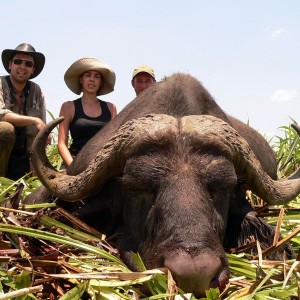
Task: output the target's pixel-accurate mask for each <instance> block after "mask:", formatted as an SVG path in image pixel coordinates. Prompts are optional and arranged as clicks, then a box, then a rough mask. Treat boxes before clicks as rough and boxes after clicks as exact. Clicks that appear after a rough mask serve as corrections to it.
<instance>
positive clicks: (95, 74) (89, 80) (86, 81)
mask: <svg viewBox="0 0 300 300" xmlns="http://www.w3.org/2000/svg"><path fill="white" fill-rule="evenodd" d="M79 81H80V83H81V85H82V91H83V92H86V93H89V94H93V93H95V94H97V92H98V91H99V89H100V87H101V83H102V76H101V73H100V72H99V71H95V70H89V71H86V72H84V73H83V74H82V75H81V76H80V78H79Z"/></svg>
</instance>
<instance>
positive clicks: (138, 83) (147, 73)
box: [131, 65, 156, 96]
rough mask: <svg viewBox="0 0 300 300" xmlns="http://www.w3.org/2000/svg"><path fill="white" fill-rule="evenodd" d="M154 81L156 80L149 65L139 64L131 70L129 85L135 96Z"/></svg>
mask: <svg viewBox="0 0 300 300" xmlns="http://www.w3.org/2000/svg"><path fill="white" fill-rule="evenodd" d="M154 82H156V80H155V75H154V70H153V69H152V68H151V67H149V66H147V65H141V66H138V67H136V68H135V69H134V70H133V74H132V80H131V85H132V87H133V88H134V90H135V93H136V95H137V96H138V95H139V94H140V93H141V92H142V91H144V90H145V89H146V88H148V87H149V86H150V85H151V84H153V83H154Z"/></svg>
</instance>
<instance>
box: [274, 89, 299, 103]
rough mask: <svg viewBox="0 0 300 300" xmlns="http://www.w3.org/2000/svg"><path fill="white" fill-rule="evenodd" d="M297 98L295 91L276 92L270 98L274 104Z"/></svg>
mask: <svg viewBox="0 0 300 300" xmlns="http://www.w3.org/2000/svg"><path fill="white" fill-rule="evenodd" d="M297 98H298V92H297V91H295V90H276V91H274V92H273V94H272V96H271V100H272V101H274V102H289V101H292V100H295V99H297Z"/></svg>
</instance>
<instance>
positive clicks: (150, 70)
mask: <svg viewBox="0 0 300 300" xmlns="http://www.w3.org/2000/svg"><path fill="white" fill-rule="evenodd" d="M142 72H144V73H147V74H149V75H151V76H152V77H153V78H154V79H155V75H154V70H153V68H151V67H149V66H147V65H140V66H138V67H136V68H135V69H134V70H133V74H132V78H134V77H135V76H136V75H137V74H139V73H142Z"/></svg>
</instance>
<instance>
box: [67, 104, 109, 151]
mask: <svg viewBox="0 0 300 300" xmlns="http://www.w3.org/2000/svg"><path fill="white" fill-rule="evenodd" d="M73 102H74V106H75V112H74V117H73V120H72V121H71V124H70V133H71V137H72V144H71V147H70V149H69V150H70V152H71V154H72V155H73V156H76V155H77V154H78V152H79V151H80V149H81V148H82V147H83V146H84V145H85V144H86V143H87V141H88V140H90V139H91V138H92V137H93V136H94V135H95V134H96V133H97V132H98V131H99V130H100V129H102V128H103V127H104V125H105V124H106V123H107V122H108V121H110V120H111V113H110V110H109V108H108V105H107V103H106V102H105V101H102V100H100V99H99V104H100V106H101V111H102V113H101V115H100V116H98V117H96V118H93V117H89V116H87V115H86V114H85V113H84V111H83V107H82V102H81V98H79V99H77V100H74V101H73Z"/></svg>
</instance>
